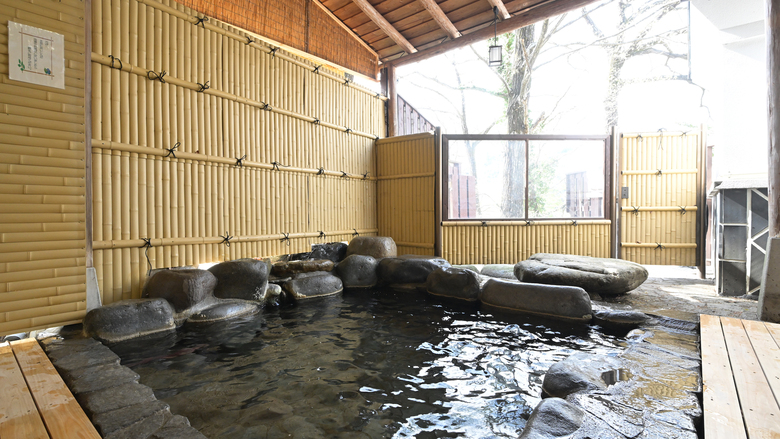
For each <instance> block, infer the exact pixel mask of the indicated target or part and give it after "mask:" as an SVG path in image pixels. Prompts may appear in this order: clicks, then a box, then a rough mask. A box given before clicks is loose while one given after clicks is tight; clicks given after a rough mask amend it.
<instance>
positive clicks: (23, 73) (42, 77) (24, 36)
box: [8, 21, 65, 88]
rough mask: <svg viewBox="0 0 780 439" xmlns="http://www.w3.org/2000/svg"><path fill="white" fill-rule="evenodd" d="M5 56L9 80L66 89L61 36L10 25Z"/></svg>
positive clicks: (10, 23)
mask: <svg viewBox="0 0 780 439" xmlns="http://www.w3.org/2000/svg"><path fill="white" fill-rule="evenodd" d="M8 53H9V56H8V72H9V73H8V77H9V78H11V79H13V80H15V81H23V82H30V83H33V84H38V85H46V86H49V87H56V88H65V51H64V44H63V37H62V34H58V33H55V32H51V31H48V30H44V29H39V28H37V27H32V26H27V25H25V24H19V23H14V22H13V21H9V22H8Z"/></svg>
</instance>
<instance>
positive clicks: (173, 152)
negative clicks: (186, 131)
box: [165, 142, 181, 158]
mask: <svg viewBox="0 0 780 439" xmlns="http://www.w3.org/2000/svg"><path fill="white" fill-rule="evenodd" d="M179 146H181V142H176V143H175V144H174V145H173V148H166V149H165V150H166V151H168V153H166V154H165V157H171V156H173V158H176V150H177V149H179Z"/></svg>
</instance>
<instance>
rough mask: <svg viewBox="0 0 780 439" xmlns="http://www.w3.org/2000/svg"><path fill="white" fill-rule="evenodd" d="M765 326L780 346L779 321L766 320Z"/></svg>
mask: <svg viewBox="0 0 780 439" xmlns="http://www.w3.org/2000/svg"><path fill="white" fill-rule="evenodd" d="M764 326H765V327H766V329H767V331H769V333H770V334H772V338H773V339H774V340H775V343H777V345H778V346H780V325H779V324H777V323H769V322H764Z"/></svg>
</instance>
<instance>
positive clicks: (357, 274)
mask: <svg viewBox="0 0 780 439" xmlns="http://www.w3.org/2000/svg"><path fill="white" fill-rule="evenodd" d="M378 265H379V261H377V260H376V259H374V258H373V257H371V256H364V255H349V256H347V257H346V258H345V259H344V260H343V261H341V262H340V263H339V265H338V267H336V274H338V276H339V277H340V278H341V282H342V283H343V284H344V288H371V287H373V286H375V285H376V284H377V282H378V280H379V279H378V278H377V275H376V269H377V266H378Z"/></svg>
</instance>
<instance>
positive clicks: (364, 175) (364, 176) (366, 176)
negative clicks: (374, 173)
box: [363, 171, 370, 180]
mask: <svg viewBox="0 0 780 439" xmlns="http://www.w3.org/2000/svg"><path fill="white" fill-rule="evenodd" d="M368 174H370V172H368V171H366V172H365V174H363V180H367V179H368Z"/></svg>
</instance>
